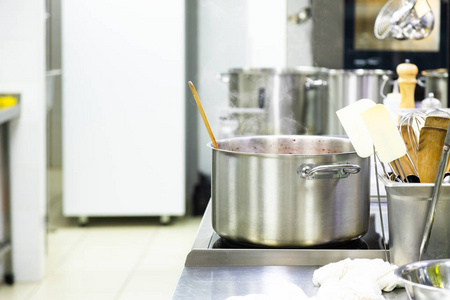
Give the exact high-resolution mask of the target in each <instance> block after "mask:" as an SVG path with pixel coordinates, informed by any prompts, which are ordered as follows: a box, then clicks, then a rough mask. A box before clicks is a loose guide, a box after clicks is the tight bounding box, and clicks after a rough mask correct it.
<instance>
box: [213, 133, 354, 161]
mask: <svg viewBox="0 0 450 300" xmlns="http://www.w3.org/2000/svg"><path fill="white" fill-rule="evenodd" d="M253 137H257V138H276V137H278V138H286V139H293V138H295V139H301V138H321V139H333V140H342V141H349V142H350V139H349V138H347V137H340V136H327V135H254V136H239V137H231V138H226V139H220V140H217V144H219V143H220V142H224V141H228V140H245V139H249V138H253ZM206 146H207V147H209V148H211V149H212V150H213V151H218V152H224V153H230V154H239V155H246V156H257V157H278V158H279V157H296V158H298V157H302V158H304V157H329V156H336V155H338V156H342V155H352V154H356V151H349V152H339V153H318V154H284V153H279V154H274V153H251V152H240V151H232V150H225V149H220V148H219V149H217V148H215V147H214V146H213V144H212V142H209V143H207V144H206ZM358 157H359V156H358Z"/></svg>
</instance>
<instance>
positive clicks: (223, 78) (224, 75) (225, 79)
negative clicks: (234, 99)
mask: <svg viewBox="0 0 450 300" xmlns="http://www.w3.org/2000/svg"><path fill="white" fill-rule="evenodd" d="M216 77H217V79H218V80H220V81H222V82H224V83H228V82H230V74H229V73H220V74H217V75H216Z"/></svg>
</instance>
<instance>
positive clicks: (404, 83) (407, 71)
mask: <svg viewBox="0 0 450 300" xmlns="http://www.w3.org/2000/svg"><path fill="white" fill-rule="evenodd" d="M418 72H419V70H418V69H417V66H416V65H415V64H412V63H410V62H409V59H407V60H405V62H404V63H402V64H399V65H398V66H397V74H398V86H399V88H400V94H401V100H400V108H414V107H415V105H414V91H415V89H416V84H417V79H416V75H417V73H418Z"/></svg>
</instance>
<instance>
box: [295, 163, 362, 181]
mask: <svg viewBox="0 0 450 300" xmlns="http://www.w3.org/2000/svg"><path fill="white" fill-rule="evenodd" d="M359 171H361V167H360V166H358V165H355V164H350V163H345V164H330V165H316V164H302V165H300V166H299V167H298V168H297V174H298V175H299V176H300V177H301V178H302V179H341V178H347V177H348V176H350V174H356V173H359Z"/></svg>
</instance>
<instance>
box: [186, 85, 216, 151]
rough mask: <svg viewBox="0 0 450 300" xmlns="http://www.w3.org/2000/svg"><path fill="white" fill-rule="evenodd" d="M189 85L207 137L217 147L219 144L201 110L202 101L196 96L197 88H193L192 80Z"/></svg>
mask: <svg viewBox="0 0 450 300" xmlns="http://www.w3.org/2000/svg"><path fill="white" fill-rule="evenodd" d="M188 83H189V87H190V88H191V92H192V95H193V96H194V99H195V103H197V107H198V110H199V111H200V115H202V119H203V123H205V126H206V130H208V133H209V137H210V138H211V142H212V143H213V145H214V148H216V149H219V145H217V142H216V139H215V138H214V134H213V132H212V130H211V127H210V126H209V122H208V119H207V118H206V114H205V111H204V110H203V106H202V103H201V102H200V99H199V98H198V94H197V90H196V89H195V86H194V84H193V83H192V81H189V82H188Z"/></svg>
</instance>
